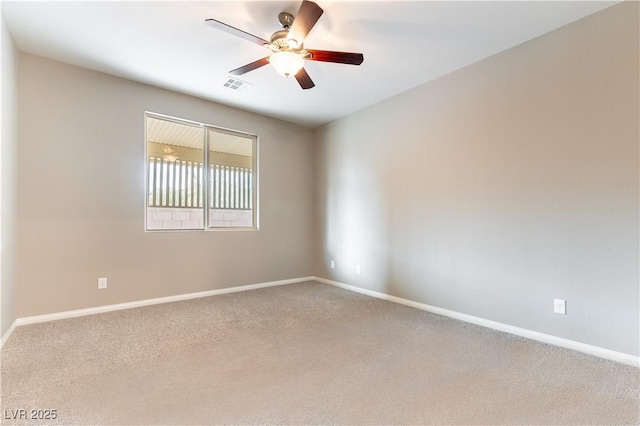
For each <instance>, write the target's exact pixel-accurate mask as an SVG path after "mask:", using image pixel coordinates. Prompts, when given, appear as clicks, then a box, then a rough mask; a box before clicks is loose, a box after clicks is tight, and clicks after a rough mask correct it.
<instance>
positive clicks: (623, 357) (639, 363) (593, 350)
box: [0, 277, 640, 367]
mask: <svg viewBox="0 0 640 426" xmlns="http://www.w3.org/2000/svg"><path fill="white" fill-rule="evenodd" d="M304 281H317V282H320V283H324V284H329V285H332V286H335V287H340V288H343V289H345V290H350V291H354V292H357V293H362V294H366V295H367V296H372V297H375V298H378V299H383V300H388V301H390V302H394V303H399V304H401V305H406V306H411V307H413V308H417V309H421V310H423V311H427V312H431V313H434V314H438V315H443V316H446V317H450V318H454V319H457V320H460V321H465V322H468V323H471V324H476V325H480V326H483V327H487V328H491V329H493V330H498V331H502V332H505V333H510V334H514V335H516V336H521V337H526V338H528V339H532V340H537V341H539V342H543V343H549V344H551V345H556V346H561V347H563V348H568V349H573V350H575V351H578V352H583V353H586V354H589V355H594V356H597V357H600V358H605V359H609V360H612V361H616V362H620V363H623V364H628V365H632V366H634V367H640V357H637V356H634V355H629V354H625V353H622V352H616V351H612V350H610V349H605V348H601V347H598V346H592V345H587V344H585V343H580V342H576V341H574V340H569V339H564V338H562V337H556V336H552V335H550V334H544V333H539V332H537V331H533V330H528V329H526V328H520V327H515V326H512V325H508V324H503V323H500V322H496V321H491V320H488V319H484V318H480V317H475V316H473V315H467V314H463V313H460V312H456V311H451V310H448V309H443V308H438V307H436V306H431V305H427V304H425V303H420V302H415V301H413V300H408V299H403V298H401V297H396V296H391V295H389V294H385V293H380V292H377V291H373V290H367V289H365V288H360V287H356V286H352V285H349V284H344V283H341V282H337V281H332V280H328V279H326V278H320V277H303V278H293V279H289V280H280V281H271V282H266V283H259V284H250V285H244V286H238V287H228V288H222V289H218V290H209V291H201V292H198V293H187V294H179V295H176V296H168V297H159V298H155V299H145V300H137V301H135V302H126V303H118V304H115V305H106V306H98V307H95V308H87V309H77V310H73V311H66V312H57V313H53V314H45V315H36V316H31V317H24V318H18V319H16V320H15V321H14V323H13V324H11V327H9V329H8V330H7V332H6V333H5V334H4V336H2V339H0V349H2V347H3V346H4V344H5V343H6V342H7V340H8V339H9V337H10V336H11V334H12V333H13V331H14V330H15V329H16V327H18V326H20V325H27V324H35V323H39V322H47V321H56V320H60V319H66V318H74V317H80V316H85V315H94V314H101V313H105V312H112V311H119V310H122V309H131V308H139V307H142V306H149V305H158V304H161V303H170V302H177V301H181V300H189V299H197V298H200V297H209V296H216V295H220V294H227V293H236V292H240V291H248V290H255V289H259V288H265V287H274V286H279V285H286V284H294V283H299V282H304Z"/></svg>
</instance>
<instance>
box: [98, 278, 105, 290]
mask: <svg viewBox="0 0 640 426" xmlns="http://www.w3.org/2000/svg"><path fill="white" fill-rule="evenodd" d="M105 288H107V279H106V278H98V290H104V289H105Z"/></svg>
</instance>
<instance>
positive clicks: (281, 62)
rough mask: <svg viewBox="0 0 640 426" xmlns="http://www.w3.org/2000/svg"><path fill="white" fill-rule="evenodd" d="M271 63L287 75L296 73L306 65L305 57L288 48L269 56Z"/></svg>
mask: <svg viewBox="0 0 640 426" xmlns="http://www.w3.org/2000/svg"><path fill="white" fill-rule="evenodd" d="M269 63H270V64H271V65H272V66H273V67H274V68H275V69H276V71H278V73H280V74H282V75H283V76H285V77H291V76H292V75H296V74H297V73H298V71H300V69H301V68H302V67H303V66H304V59H303V58H302V57H301V56H300V55H298V54H297V53H294V52H290V51H288V50H281V51H280V52H275V53H274V54H272V55H271V56H270V57H269Z"/></svg>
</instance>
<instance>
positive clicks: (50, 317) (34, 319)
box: [0, 277, 313, 349]
mask: <svg viewBox="0 0 640 426" xmlns="http://www.w3.org/2000/svg"><path fill="white" fill-rule="evenodd" d="M304 281H313V277H303V278H293V279H289V280H280V281H271V282H266V283H259V284H250V285H243V286H238V287H227V288H221V289H218V290H208V291H201V292H198V293H186V294H178V295H176V296H167V297H158V298H155V299H144V300H136V301H135V302H126V303H118V304H115V305H105V306H98V307H95V308H86V309H76V310H73V311H66V312H56V313H53V314H45V315H35V316H31V317H24V318H18V319H16V320H15V322H14V323H13V324H12V325H11V327H10V328H9V330H7V332H6V333H5V335H4V336H3V337H2V340H0V349H2V347H3V346H4V344H5V342H6V341H7V340H8V339H9V336H10V335H11V333H13V330H14V329H15V328H16V327H17V326H20V325H27V324H36V323H39V322H48V321H56V320H61V319H67V318H75V317H82V316H85V315H95V314H102V313H105V312H113V311H119V310H122V309H131V308H139V307H142V306H149V305H158V304H161V303H170V302H178V301H180V300H189V299H197V298H200V297H209V296H217V295H220V294H227V293H237V292H239V291H247V290H256V289H259V288H265V287H275V286H279V285H285V284H294V283H300V282H304Z"/></svg>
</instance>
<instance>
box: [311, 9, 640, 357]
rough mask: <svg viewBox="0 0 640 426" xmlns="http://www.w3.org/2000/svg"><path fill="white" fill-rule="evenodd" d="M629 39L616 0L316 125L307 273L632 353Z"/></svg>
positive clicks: (634, 268) (634, 53)
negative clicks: (561, 302)
mask: <svg viewBox="0 0 640 426" xmlns="http://www.w3.org/2000/svg"><path fill="white" fill-rule="evenodd" d="M638 39H639V30H638V3H636V2H633V3H626V4H622V5H617V6H614V7H612V8H610V9H607V10H605V11H603V12H601V13H598V14H595V15H592V16H589V17H587V18H585V19H583V20H580V21H577V22H575V23H573V24H570V25H568V26H566V27H563V28H560V29H558V30H556V31H554V32H552V33H549V34H547V35H544V36H542V37H540V38H537V39H535V40H532V41H530V42H527V43H524V44H522V45H520V46H517V47H515V48H512V49H510V50H508V51H505V52H503V53H501V54H498V55H496V56H493V57H491V58H488V59H486V60H483V61H481V62H478V63H476V64H473V65H471V66H468V67H466V68H464V69H461V70H458V71H456V72H454V73H452V74H449V75H447V76H444V77H442V78H440V79H437V80H435V81H433V82H430V83H428V84H425V85H422V86H420V87H417V88H415V89H412V90H410V91H408V92H405V93H402V94H400V95H397V96H395V97H393V98H390V99H388V100H385V101H383V102H380V103H379V104H376V105H374V106H371V107H369V108H366V109H364V110H362V111H360V112H357V113H355V114H352V115H350V116H348V117H345V118H342V119H339V120H337V121H335V122H332V123H330V124H328V125H325V126H323V127H321V128H319V129H317V132H316V179H317V187H316V211H317V243H318V244H317V247H316V250H317V252H316V265H315V271H316V275H318V276H321V277H326V278H330V279H335V280H338V281H341V282H345V283H348V284H352V285H356V286H360V287H363V288H367V289H372V290H376V291H381V292H385V293H389V294H392V295H396V296H399V297H403V298H407V299H411V300H416V301H419V302H423V303H427V304H430V305H435V306H438V307H442V308H446V309H450V310H454V311H458V312H462V313H466V314H470V315H475V316H478V317H482V318H487V319H490V320H495V321H499V322H502V323H506V324H511V325H514V326H518V327H523V328H526V329H530V330H535V331H539V332H543V333H548V334H552V335H555V336H560V337H564V338H568V339H572V340H576V341H579V342H584V343H587V344H592V345H596V346H600V347H604V348H609V349H612V350H616V351H620V352H624V353H627V354H632V355H638V354H639V350H638V346H639V341H638V339H639V337H638V336H639V334H640V332H639V329H638V325H639V289H638V281H639V280H638V278H639V277H638V266H639V264H638V262H639V260H638V259H639V252H638V230H639V229H638V220H639V215H638V189H639V188H638V186H639V184H638V177H639V176H638V142H639V138H640V135H639V113H640V111H639V108H638V93H639V85H638V79H639V75H640V71H639V67H638V63H639V55H638V51H639V42H638ZM331 259H334V260H335V261H336V269H334V270H332V269H329V267H328V266H329V261H330V260H331ZM358 264H359V265H361V268H362V273H361V274H356V273H355V266H356V265H358ZM554 298H562V299H566V300H567V303H568V307H567V311H568V315H566V316H561V315H557V314H554V313H553V299H554Z"/></svg>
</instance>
